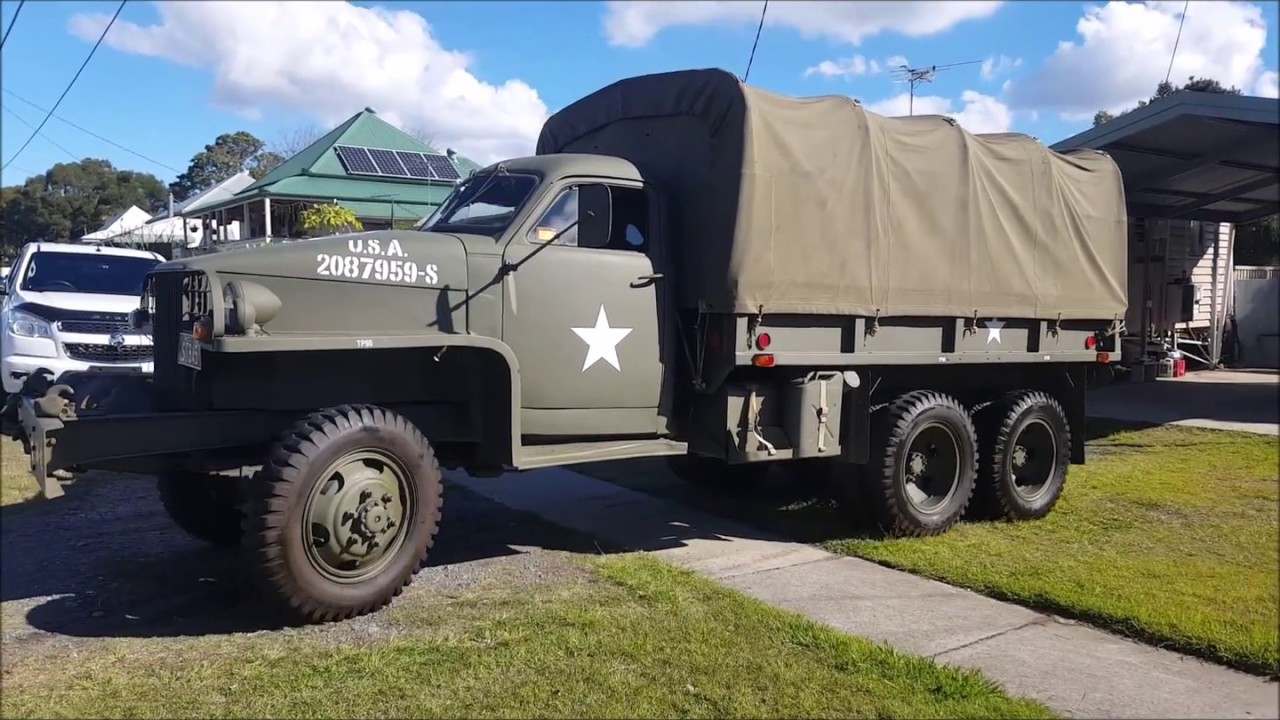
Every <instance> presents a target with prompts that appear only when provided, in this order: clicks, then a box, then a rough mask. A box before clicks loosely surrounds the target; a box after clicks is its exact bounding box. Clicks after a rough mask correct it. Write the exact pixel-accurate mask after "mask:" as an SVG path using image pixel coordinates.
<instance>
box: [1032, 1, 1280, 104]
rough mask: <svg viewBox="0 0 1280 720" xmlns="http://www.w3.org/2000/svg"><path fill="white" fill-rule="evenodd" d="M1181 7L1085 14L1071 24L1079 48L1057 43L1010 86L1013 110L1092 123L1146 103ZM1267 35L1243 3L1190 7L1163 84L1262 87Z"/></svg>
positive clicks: (1161, 72) (1116, 7) (1258, 16)
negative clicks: (1196, 81) (1204, 80)
mask: <svg viewBox="0 0 1280 720" xmlns="http://www.w3.org/2000/svg"><path fill="white" fill-rule="evenodd" d="M1182 8H1183V3H1182V2H1178V1H1176V0H1174V1H1170V2H1146V3H1137V2H1108V3H1107V4H1105V5H1101V6H1090V7H1088V8H1087V9H1086V10H1085V14H1084V17H1082V18H1081V19H1080V20H1079V22H1077V23H1076V32H1077V33H1078V34H1079V36H1080V37H1079V40H1078V41H1076V42H1070V41H1064V42H1061V43H1059V44H1058V48H1057V50H1056V51H1055V52H1054V54H1053V55H1052V56H1051V57H1050V58H1049V59H1048V61H1046V62H1045V64H1044V67H1042V68H1041V69H1040V70H1039V71H1038V72H1036V73H1035V74H1034V75H1032V76H1031V77H1028V78H1026V79H1024V80H1020V81H1018V82H1016V83H1014V84H1013V86H1012V87H1011V88H1010V92H1009V101H1010V104H1011V105H1012V106H1013V107H1015V108H1042V109H1051V110H1056V111H1058V112H1059V113H1062V114H1063V115H1064V117H1091V116H1092V115H1093V113H1094V112H1095V111H1097V110H1100V109H1106V110H1109V111H1111V112H1117V111H1121V110H1128V109H1131V108H1132V107H1133V106H1134V105H1136V104H1137V102H1138V101H1139V100H1145V99H1147V98H1149V97H1151V95H1152V93H1154V92H1155V89H1156V85H1157V84H1158V83H1159V82H1160V81H1161V80H1164V78H1165V73H1166V72H1168V70H1169V58H1170V56H1171V55H1172V53H1173V46H1174V41H1175V39H1176V38H1177V36H1178V23H1179V19H1180V15H1181V13H1182ZM1266 39H1267V27H1266V22H1265V21H1264V20H1263V18H1262V9H1261V7H1259V6H1258V5H1256V4H1252V3H1246V2H1219V1H1213V2H1192V3H1191V4H1190V6H1189V9H1188V10H1187V15H1186V22H1185V23H1184V26H1183V29H1182V39H1181V40H1180V41H1178V52H1177V55H1176V56H1175V58H1174V63H1173V72H1172V73H1170V78H1169V79H1170V81H1171V82H1173V83H1175V84H1181V83H1185V82H1186V81H1187V78H1188V77H1190V76H1192V75H1195V76H1197V77H1209V78H1213V79H1215V80H1217V81H1219V82H1221V83H1222V84H1223V85H1226V86H1232V85H1234V86H1236V87H1239V88H1242V89H1244V90H1246V91H1250V90H1255V91H1256V89H1258V88H1259V87H1261V88H1262V89H1268V87H1269V86H1267V85H1266V84H1265V83H1266V81H1265V80H1264V77H1263V76H1264V74H1265V73H1264V67H1263V62H1262V50H1263V47H1264V46H1265V44H1266Z"/></svg>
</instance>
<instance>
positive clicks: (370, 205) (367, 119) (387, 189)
mask: <svg viewBox="0 0 1280 720" xmlns="http://www.w3.org/2000/svg"><path fill="white" fill-rule="evenodd" d="M335 145H360V146H364V147H374V148H386V149H388V150H405V151H409V152H422V153H434V154H441V153H440V152H439V151H438V150H436V149H435V148H433V147H431V146H430V145H427V144H426V143H424V142H422V141H420V140H418V139H416V138H414V137H412V136H410V135H408V134H406V133H405V132H403V131H402V130H400V129H399V128H397V127H395V126H393V125H391V124H390V123H388V122H386V121H385V120H383V119H382V118H380V117H378V116H377V114H376V113H375V112H374V111H373V110H371V109H369V108H366V109H364V110H362V111H360V112H358V113H356V114H355V115H353V116H351V117H350V118H348V119H347V120H346V122H344V123H342V124H341V125H339V126H338V127H336V128H334V129H333V130H331V131H329V132H328V133H326V134H325V135H324V136H323V137H321V138H320V139H319V140H316V141H315V142H313V143H311V144H310V145H308V146H307V147H306V148H304V149H302V150H301V151H300V152H298V153H297V154H296V155H294V156H293V157H291V158H289V159H288V160H286V161H285V162H283V163H281V164H280V165H279V166H278V167H276V168H275V169H273V170H272V171H271V172H269V173H267V174H266V175H264V176H262V177H261V178H259V179H258V180H257V181H256V182H254V183H253V184H252V185H250V186H248V187H246V188H245V189H244V190H241V191H240V192H238V193H236V194H235V195H233V196H232V197H229V198H227V199H226V200H224V201H222V202H218V203H216V204H211V205H209V206H208V207H204V208H201V210H200V211H201V213H207V212H211V211H214V210H220V209H222V208H226V207H233V206H236V205H241V204H244V203H246V202H250V201H255V200H261V199H263V198H268V197H270V198H280V199H292V200H337V201H338V202H339V203H341V204H342V205H344V206H347V207H348V208H350V209H351V210H352V211H353V212H355V213H356V215H357V216H359V217H366V218H389V217H391V215H392V211H391V203H392V202H394V203H395V204H396V209H395V213H394V214H395V217H396V218H400V217H405V218H406V219H409V218H410V217H412V216H413V215H414V214H417V216H418V217H425V216H427V215H429V214H431V212H433V211H434V210H435V207H436V206H438V205H439V204H440V203H441V202H443V201H444V199H445V197H446V196H447V195H448V194H449V192H451V191H452V190H453V184H452V183H448V182H442V181H438V180H435V181H433V180H414V179H409V178H379V177H370V176H365V175H355V176H353V175H349V174H347V171H346V169H344V168H343V166H342V162H341V161H340V160H339V159H338V155H337V153H335V152H334V150H333V147H334V146H335ZM453 160H454V164H455V166H456V167H457V168H458V172H459V173H461V174H462V176H463V177H466V176H467V175H468V174H469V173H470V172H471V170H472V169H473V168H478V167H479V166H478V165H477V164H476V163H475V162H474V161H472V160H470V159H468V158H464V157H462V156H461V155H457V156H455V157H454V159H453ZM357 208H359V210H357ZM409 208H414V210H413V212H412V213H411V212H407V209H409Z"/></svg>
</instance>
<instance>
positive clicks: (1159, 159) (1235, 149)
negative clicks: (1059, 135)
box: [1053, 91, 1280, 223]
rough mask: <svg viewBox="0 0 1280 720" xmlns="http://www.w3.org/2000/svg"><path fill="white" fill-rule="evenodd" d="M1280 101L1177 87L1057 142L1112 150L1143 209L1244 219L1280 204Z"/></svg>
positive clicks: (1144, 213) (1151, 213)
mask: <svg viewBox="0 0 1280 720" xmlns="http://www.w3.org/2000/svg"><path fill="white" fill-rule="evenodd" d="M1278 136H1280V101H1277V100H1275V99H1273V98H1263V97H1255V96H1250V95H1228V94H1225V93H1205V92H1188V91H1184V92H1178V93H1174V94H1173V95H1169V96H1167V97H1163V98H1160V99H1158V100H1156V101H1154V102H1152V103H1150V104H1149V105H1146V106H1144V107H1141V108H1137V109H1135V110H1132V111H1130V112H1127V113H1125V114H1123V115H1121V116H1120V117H1117V118H1115V119H1114V120H1111V121H1110V122H1107V123H1104V124H1102V125H1099V126H1097V127H1094V128H1091V129H1089V130H1086V131H1084V132H1082V133H1079V134H1077V135H1074V136H1072V137H1070V138H1067V139H1066V140H1063V141H1061V142H1058V143H1056V144H1055V145H1053V149H1054V150H1069V149H1074V148H1092V149H1096V150H1102V151H1105V152H1106V153H1108V154H1109V155H1111V157H1112V158H1113V159H1114V160H1115V162H1116V164H1117V165H1119V166H1120V172H1121V174H1122V175H1123V177H1124V185H1125V195H1126V197H1127V199H1128V203H1129V213H1130V214H1131V215H1134V216H1139V217H1150V218H1169V219H1182V220H1202V221H1207V222H1228V223H1244V222H1249V221H1251V220H1256V219H1258V218H1260V217H1264V216H1267V215H1271V214H1275V213H1277V212H1280V186H1278V183H1280V137H1278Z"/></svg>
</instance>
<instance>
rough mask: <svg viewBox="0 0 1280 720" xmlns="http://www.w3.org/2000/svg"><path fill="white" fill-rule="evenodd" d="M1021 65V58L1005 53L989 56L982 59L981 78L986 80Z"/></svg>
mask: <svg viewBox="0 0 1280 720" xmlns="http://www.w3.org/2000/svg"><path fill="white" fill-rule="evenodd" d="M1021 65H1022V58H1016V59H1015V58H1011V57H1009V56H1007V55H1000V56H998V57H997V56H994V55H993V56H991V57H989V58H987V59H986V60H983V61H982V79H983V80H986V81H988V82H990V81H992V80H995V79H996V78H997V77H999V76H1001V75H1004V74H1005V73H1007V72H1009V71H1011V70H1013V69H1014V68H1016V67H1020V66H1021Z"/></svg>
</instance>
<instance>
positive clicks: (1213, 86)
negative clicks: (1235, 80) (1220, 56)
mask: <svg viewBox="0 0 1280 720" xmlns="http://www.w3.org/2000/svg"><path fill="white" fill-rule="evenodd" d="M1180 92H1207V93H1221V94H1223V95H1241V94H1243V92H1242V91H1241V90H1240V88H1238V87H1235V86H1234V85H1233V86H1231V87H1225V86H1223V84H1222V83H1220V82H1218V81H1217V80H1214V79H1213V78H1198V77H1196V76H1195V75H1192V76H1191V77H1189V78H1187V84H1186V85H1183V86H1182V87H1176V86H1174V84H1173V83H1171V82H1169V81H1168V80H1161V81H1160V84H1158V85H1156V91H1155V93H1154V94H1153V95H1152V96H1151V99H1150V100H1139V101H1138V104H1137V105H1136V106H1134V107H1132V108H1129V109H1128V110H1121V111H1120V115H1124V114H1125V113H1129V112H1133V111H1134V110H1137V109H1138V108H1140V107H1146V106H1147V105H1150V104H1151V103H1153V102H1155V101H1156V100H1159V99H1160V98H1163V97H1168V96H1170V95H1173V94H1174V93H1180ZM1117 117H1119V115H1112V114H1111V113H1109V112H1107V111H1106V110H1099V111H1098V112H1097V113H1095V114H1094V116H1093V126H1094V127H1098V126H1099V125H1102V124H1103V123H1108V122H1111V121H1112V120H1115V119H1116V118H1117Z"/></svg>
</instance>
